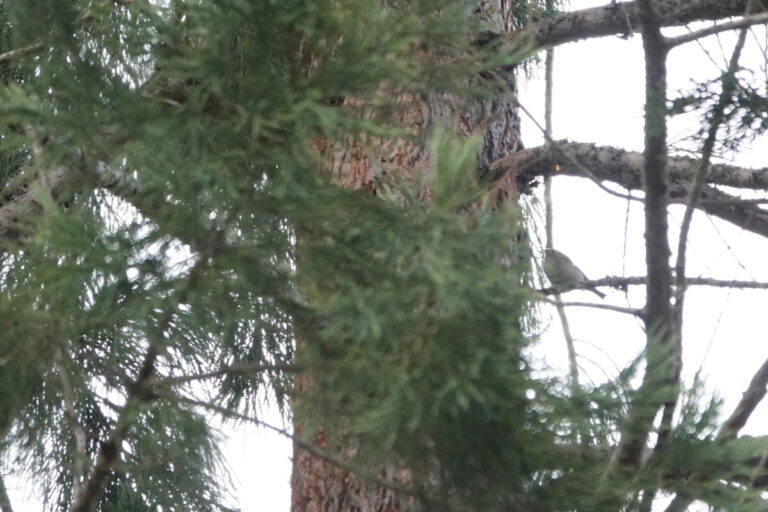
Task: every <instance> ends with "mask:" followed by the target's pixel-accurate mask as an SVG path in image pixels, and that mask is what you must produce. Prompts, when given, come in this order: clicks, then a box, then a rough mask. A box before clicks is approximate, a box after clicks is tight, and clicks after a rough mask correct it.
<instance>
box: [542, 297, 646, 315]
mask: <svg viewBox="0 0 768 512" xmlns="http://www.w3.org/2000/svg"><path fill="white" fill-rule="evenodd" d="M540 300H541V302H546V303H547V304H552V305H553V306H558V305H560V306H563V307H583V308H594V309H604V310H606V311H615V312H617V313H627V314H629V315H633V316H642V314H643V311H642V310H641V309H634V308H624V307H621V306H614V305H612V304H600V303H597V302H564V301H560V302H558V301H555V300H551V299H546V298H544V299H540Z"/></svg>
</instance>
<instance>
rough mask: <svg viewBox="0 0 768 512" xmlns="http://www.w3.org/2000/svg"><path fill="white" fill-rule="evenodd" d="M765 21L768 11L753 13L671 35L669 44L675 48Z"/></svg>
mask: <svg viewBox="0 0 768 512" xmlns="http://www.w3.org/2000/svg"><path fill="white" fill-rule="evenodd" d="M765 23H768V12H764V13H761V14H753V15H751V16H744V17H743V18H741V19H740V20H735V21H728V22H726V23H721V24H719V25H713V26H711V27H707V28H703V29H701V30H696V31H694V32H689V33H688V34H683V35H681V36H677V37H671V38H669V39H667V45H668V46H669V47H670V48H674V47H675V46H679V45H681V44H686V43H690V42H692V41H696V40H697V39H701V38H703V37H707V36H711V35H714V34H719V33H721V32H726V31H728V30H736V29H739V28H747V27H751V26H753V25H762V24H765Z"/></svg>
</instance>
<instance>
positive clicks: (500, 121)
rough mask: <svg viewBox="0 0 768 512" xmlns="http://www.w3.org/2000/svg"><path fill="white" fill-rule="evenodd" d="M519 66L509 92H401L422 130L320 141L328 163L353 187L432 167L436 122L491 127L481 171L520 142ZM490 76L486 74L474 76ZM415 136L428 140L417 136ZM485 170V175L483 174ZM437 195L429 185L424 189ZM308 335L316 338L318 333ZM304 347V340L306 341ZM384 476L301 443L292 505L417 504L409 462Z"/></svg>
mask: <svg viewBox="0 0 768 512" xmlns="http://www.w3.org/2000/svg"><path fill="white" fill-rule="evenodd" d="M478 3H479V6H478V8H477V10H476V13H475V14H476V15H480V16H483V17H484V19H486V20H488V19H489V18H490V19H492V23H493V25H494V31H495V32H496V33H502V32H504V31H509V30H511V28H512V26H513V22H514V20H513V11H512V8H513V6H512V5H511V2H510V0H483V1H480V2H478ZM514 73H515V70H514V69H513V68H512V67H509V68H506V69H500V70H497V75H498V76H499V77H501V78H502V80H503V82H504V84H505V86H506V88H507V90H506V91H505V93H504V95H503V99H497V100H488V101H479V100H468V99H463V98H457V97H447V96H445V95H438V94H433V95H429V96H428V97H426V98H399V102H400V103H402V104H403V106H404V108H403V109H402V110H401V113H400V114H399V116H398V118H397V122H398V124H400V126H401V127H403V128H406V129H408V130H409V131H410V133H411V134H412V135H414V137H413V139H412V140H411V141H406V140H403V139H398V140H393V139H373V138H370V137H368V138H367V139H363V142H360V141H351V140H347V141H327V140H318V141H315V149H316V151H317V152H318V154H319V155H320V157H321V158H320V159H321V161H322V163H323V168H324V170H325V169H327V170H328V171H330V172H331V175H332V176H333V179H335V180H337V182H338V183H339V184H341V185H342V186H345V187H350V188H366V189H370V190H371V192H372V193H375V191H376V184H377V182H378V180H379V179H380V178H382V177H384V176H390V177H391V176H398V177H399V176H403V177H407V176H411V175H413V174H414V173H426V172H428V171H429V168H430V163H429V159H430V155H429V150H428V148H427V147H426V145H425V142H426V140H427V139H428V134H429V132H430V131H431V130H432V129H433V128H435V127H446V128H447V129H450V130H453V131H454V132H456V133H458V134H461V135H471V134H475V133H479V132H480V131H481V130H482V131H483V132H484V135H483V145H482V148H481V150H480V154H479V155H478V156H479V159H478V164H479V168H478V173H479V174H481V173H482V172H483V171H484V170H486V169H488V167H489V165H490V164H491V163H492V162H494V161H496V160H497V159H499V158H501V157H503V156H505V155H508V154H510V153H512V152H514V151H517V150H518V149H520V147H521V146H520V119H519V116H518V111H517V107H516V105H515V103H514V101H513V95H514V93H515V92H516V84H515V74H514ZM478 80H483V78H482V77H475V78H472V81H473V82H474V81H478ZM340 108H349V109H357V110H358V112H359V115H362V116H370V115H371V114H370V113H368V112H366V108H365V106H363V105H360V104H358V103H357V102H356V101H355V100H354V99H349V98H347V99H345V100H344V103H343V105H341V107H340ZM413 140H415V141H423V142H420V143H414V142H413ZM506 176H507V177H506V178H504V182H502V183H498V184H496V187H495V188H494V190H495V191H496V193H498V194H499V196H500V197H498V199H499V200H504V199H507V198H508V199H510V200H512V201H516V199H517V187H516V183H515V176H514V175H513V174H511V173H507V175H506ZM479 177H480V176H479ZM419 193H420V194H421V195H422V197H423V199H424V200H429V191H428V190H425V191H419ZM303 342H309V343H311V339H308V340H306V341H304V340H301V342H300V343H299V345H301V343H303ZM299 349H300V347H299ZM307 385H309V384H308V383H307V382H306V381H305V380H300V381H299V382H297V383H296V388H297V395H298V396H299V397H300V396H301V391H302V389H303V388H305V386H307ZM294 432H295V434H296V435H297V436H298V437H299V438H301V437H302V434H303V427H302V421H301V418H296V419H295V422H294ZM311 441H312V443H313V444H314V445H315V446H317V447H318V448H319V449H321V450H325V449H327V448H328V446H327V445H326V444H327V439H326V436H325V434H324V432H322V431H320V432H319V433H317V434H316V435H315V437H314V438H313V439H312V440H311ZM375 477H376V478H377V479H379V480H380V481H385V482H388V483H391V484H392V486H391V487H386V486H383V485H376V484H372V483H370V482H369V481H363V480H362V479H361V478H358V477H356V476H355V475H353V474H352V473H350V472H349V471H346V470H344V469H341V468H339V467H338V466H336V465H333V464H331V463H328V462H326V461H324V460H321V459H320V458H317V457H315V456H313V455H312V454H310V453H308V452H307V451H306V450H304V449H302V448H301V447H300V446H298V445H296V444H295V445H294V455H293V472H292V475H291V490H292V499H291V510H292V512H336V511H338V512H342V511H360V512H400V511H406V510H413V509H414V508H415V506H416V500H415V499H414V497H411V496H406V495H402V494H398V493H397V492H396V491H395V490H393V488H396V487H398V486H403V485H407V484H409V483H410V473H409V471H408V470H407V469H406V468H395V467H381V468H379V469H378V470H376V471H375Z"/></svg>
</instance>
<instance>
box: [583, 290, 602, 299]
mask: <svg viewBox="0 0 768 512" xmlns="http://www.w3.org/2000/svg"><path fill="white" fill-rule="evenodd" d="M587 290H589V291H591V292H592V293H594V294H595V295H597V296H598V297H600V298H601V299H604V298H605V294H604V293H603V292H601V291H600V290H598V289H597V288H587Z"/></svg>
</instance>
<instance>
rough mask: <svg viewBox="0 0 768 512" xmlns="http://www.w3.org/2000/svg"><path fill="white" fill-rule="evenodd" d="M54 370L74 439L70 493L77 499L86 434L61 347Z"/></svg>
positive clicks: (83, 472)
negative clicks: (76, 405)
mask: <svg viewBox="0 0 768 512" xmlns="http://www.w3.org/2000/svg"><path fill="white" fill-rule="evenodd" d="M55 365H56V372H57V374H58V377H59V383H60V384H61V392H62V395H63V396H64V411H65V413H66V416H67V421H68V422H69V428H70V429H71V430H72V437H73V439H74V444H75V447H74V456H73V457H72V465H73V468H72V495H73V496H74V497H75V500H77V499H78V498H79V497H80V494H81V493H82V491H83V488H82V485H83V482H84V481H85V472H86V463H87V461H88V451H87V439H88V438H87V436H86V432H85V428H84V427H83V425H82V424H81V423H80V421H79V419H78V415H77V409H76V407H75V390H74V388H73V387H72V382H71V381H70V380H69V374H68V373H67V369H66V367H65V366H64V354H63V352H62V350H61V348H57V349H56V357H55Z"/></svg>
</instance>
